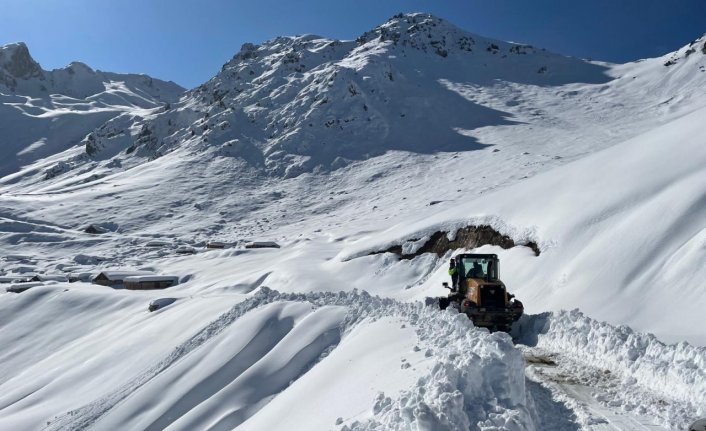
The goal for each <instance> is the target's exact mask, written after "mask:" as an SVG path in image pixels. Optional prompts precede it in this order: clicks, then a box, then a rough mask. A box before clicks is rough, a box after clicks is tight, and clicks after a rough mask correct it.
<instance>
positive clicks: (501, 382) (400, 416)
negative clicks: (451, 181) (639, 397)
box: [44, 286, 534, 431]
mask: <svg viewBox="0 0 706 431" xmlns="http://www.w3.org/2000/svg"><path fill="white" fill-rule="evenodd" d="M277 301H297V302H309V303H311V304H313V305H314V306H316V307H321V306H326V305H338V306H346V307H347V308H348V309H349V311H348V313H347V315H346V317H345V319H344V321H343V323H342V325H341V334H342V336H343V335H344V334H346V333H347V332H348V331H350V330H351V329H352V328H353V327H354V326H355V325H357V324H359V323H361V322H362V321H364V320H376V319H378V318H382V317H390V316H392V317H399V318H401V319H402V320H403V321H407V322H409V324H410V325H411V326H413V327H414V328H415V330H416V333H417V335H418V337H419V339H420V345H421V347H420V348H424V349H426V350H425V354H426V356H427V357H433V358H434V359H435V360H436V361H437V363H436V364H435V365H434V366H433V367H432V370H431V372H430V373H429V374H428V375H426V376H423V377H421V378H420V379H419V381H418V382H417V384H416V385H415V387H414V388H412V389H410V390H409V391H405V392H404V393H403V394H402V395H401V396H400V397H399V398H396V399H395V400H393V399H391V398H390V397H385V396H384V395H383V394H381V395H380V396H379V397H378V399H377V400H376V401H375V403H374V406H373V413H374V419H372V420H369V421H366V422H362V423H361V422H354V423H352V424H350V426H351V427H352V428H351V427H348V426H343V429H344V430H356V431H359V430H372V429H379V427H380V426H384V427H385V429H400V430H402V429H410V428H414V427H417V428H420V427H424V426H426V425H428V424H436V425H438V426H442V427H445V428H444V429H449V430H456V429H458V430H462V429H463V430H465V429H468V428H469V426H470V424H471V423H480V422H486V423H488V424H491V423H492V424H495V425H496V426H501V428H504V427H505V425H502V424H506V423H508V421H509V422H514V423H515V424H516V425H517V426H519V427H520V428H522V429H534V426H533V424H532V419H531V415H530V414H529V412H528V411H527V409H526V407H525V404H526V395H525V389H524V382H525V377H524V363H523V359H522V355H521V354H520V352H519V351H518V350H516V349H515V348H514V346H513V344H512V340H511V339H510V337H509V336H507V334H499V333H495V334H490V333H488V332H487V331H486V330H474V328H473V324H472V322H470V320H469V319H468V318H466V317H465V316H463V315H460V314H458V313H451V312H439V311H438V310H437V309H433V308H431V307H427V306H424V305H423V304H422V303H419V302H416V303H401V302H398V301H395V300H393V299H389V298H380V297H377V296H371V295H370V294H368V293H367V292H365V291H363V292H358V291H353V292H338V293H334V292H318V293H280V292H278V291H275V290H272V289H269V288H267V287H264V286H263V287H261V288H260V289H258V291H257V292H255V293H254V294H253V296H252V297H250V298H248V299H246V300H244V301H243V302H241V303H238V304H236V305H234V306H233V307H232V308H231V309H230V310H229V311H227V312H225V313H223V314H222V315H221V316H219V317H218V318H217V319H215V320H214V321H212V322H211V323H210V324H208V325H207V326H206V327H204V328H203V329H202V330H201V331H199V332H198V333H197V334H195V335H194V336H193V337H192V338H191V339H189V340H187V341H185V342H183V343H182V344H181V345H179V346H177V347H176V348H175V349H174V350H173V351H172V353H171V354H169V355H168V356H167V357H166V358H164V359H163V360H161V361H160V362H158V363H157V364H155V365H154V366H152V367H150V368H148V369H147V370H145V371H143V372H142V373H140V374H138V375H137V376H136V377H135V378H133V379H132V380H130V381H129V382H127V383H125V384H124V385H122V386H121V387H119V388H118V389H116V390H114V391H113V392H111V393H109V394H106V395H105V396H103V397H102V398H99V399H97V400H95V401H93V402H91V403H89V404H87V405H84V406H82V407H80V408H78V409H75V410H71V411H68V412H66V413H65V414H63V415H60V416H57V417H55V418H54V419H53V420H52V421H50V422H48V424H47V426H46V427H45V428H44V429H45V430H48V431H49V430H59V429H72V430H84V429H87V428H89V427H90V426H92V425H93V424H94V423H96V422H97V421H98V420H100V418H101V417H103V416H104V415H105V414H106V413H107V412H108V411H110V410H111V409H112V408H113V407H114V406H115V405H117V404H118V403H120V402H121V401H123V400H124V399H126V398H127V397H129V396H130V394H132V393H133V392H135V391H136V390H138V389H139V388H140V387H142V386H143V385H145V384H146V383H147V382H149V381H150V380H151V379H153V378H154V377H156V376H157V375H158V374H159V373H161V372H163V371H164V370H166V369H167V368H169V367H170V366H172V365H173V364H174V363H176V362H177V361H179V360H180V359H181V358H183V357H184V356H186V355H188V354H189V353H190V352H192V351H194V350H195V349H197V348H199V347H201V346H203V345H204V344H206V343H207V342H208V341H209V340H211V339H212V338H213V337H215V336H217V335H218V334H219V333H221V332H222V331H223V330H224V329H225V328H226V327H228V326H229V325H231V324H232V323H233V322H235V321H236V320H237V319H238V318H240V317H242V316H243V315H244V314H246V313H247V312H249V311H251V310H253V309H255V308H257V307H260V306H262V305H266V304H269V303H272V302H277ZM372 401H373V400H371V402H372Z"/></svg>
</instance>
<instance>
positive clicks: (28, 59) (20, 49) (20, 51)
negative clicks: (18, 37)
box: [5, 43, 42, 79]
mask: <svg viewBox="0 0 706 431" xmlns="http://www.w3.org/2000/svg"><path fill="white" fill-rule="evenodd" d="M5 70H7V71H8V72H9V73H10V75H12V76H14V77H15V78H22V79H27V78H33V77H38V76H39V75H41V74H42V68H41V67H40V66H39V64H38V63H37V62H36V61H34V59H32V56H31V55H29V50H28V49H27V46H26V45H25V44H23V43H21V44H18V45H17V46H16V48H15V49H14V50H13V52H12V55H11V57H10V61H9V62H8V63H7V64H6V65H5Z"/></svg>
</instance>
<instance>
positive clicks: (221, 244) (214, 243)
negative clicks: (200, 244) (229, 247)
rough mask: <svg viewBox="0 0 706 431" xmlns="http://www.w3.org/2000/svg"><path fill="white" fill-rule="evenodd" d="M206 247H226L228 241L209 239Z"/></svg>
mask: <svg viewBox="0 0 706 431" xmlns="http://www.w3.org/2000/svg"><path fill="white" fill-rule="evenodd" d="M206 248H226V243H224V242H220V241H209V242H208V243H207V244H206Z"/></svg>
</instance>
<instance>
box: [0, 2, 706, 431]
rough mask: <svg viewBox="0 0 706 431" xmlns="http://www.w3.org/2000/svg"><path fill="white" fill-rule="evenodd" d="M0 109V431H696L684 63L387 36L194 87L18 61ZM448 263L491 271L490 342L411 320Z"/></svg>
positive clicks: (406, 22)
mask: <svg viewBox="0 0 706 431" xmlns="http://www.w3.org/2000/svg"><path fill="white" fill-rule="evenodd" d="M0 102H1V103H0V151H1V152H2V157H0V281H2V282H3V283H2V284H0V287H2V289H0V340H1V341H2V345H3V346H4V348H3V350H2V352H0V370H2V372H0V429H13V430H14V429H17V430H25V429H26V430H35V429H46V430H63V429H71V430H78V429H91V430H93V429H95V430H115V429H135V430H138V429H139V430H142V429H144V430H148V429H149V430H162V429H169V430H197V429H198V430H201V429H203V430H206V429H208V430H226V429H227V430H231V429H238V430H241V429H242V430H266V429H267V430H269V429H272V430H275V429H294V430H296V429H301V430H319V429H320V430H341V431H343V430H345V431H354V430H356V431H358V430H383V429H385V430H386V429H392V430H407V429H412V430H468V429H471V430H614V429H618V430H681V429H687V427H688V425H689V424H690V423H692V422H693V421H695V420H697V419H699V418H702V417H706V347H705V346H706V330H705V329H704V326H703V322H702V320H703V319H702V313H703V307H704V306H705V305H706V289H705V287H706V285H705V282H704V280H706V269H705V268H706V197H705V195H704V190H706V168H705V166H706V145H704V144H705V143H704V139H703V136H706V123H704V121H703V119H704V118H705V117H706V36H704V37H701V38H699V39H697V40H695V41H694V42H692V43H690V44H688V45H686V46H684V47H682V48H679V49H677V50H676V51H674V52H672V53H668V54H666V55H664V56H663V57H660V58H652V59H645V60H640V61H636V62H632V63H627V64H610V63H605V62H595V61H587V60H582V59H577V58H571V57H565V56H561V55H558V54H554V53H551V52H548V51H545V50H543V49H541V48H538V47H532V46H528V45H523V44H516V43H510V42H503V41H498V40H493V39H488V38H484V37H482V36H479V35H475V34H472V33H468V32H466V31H464V30H462V29H459V28H458V27H455V26H454V25H453V24H451V23H449V22H447V21H445V20H442V19H439V18H436V17H434V16H431V15H428V14H421V13H416V14H400V15H396V16H394V17H392V18H391V19H390V20H388V21H387V22H385V23H383V24H381V25H380V26H378V27H376V28H374V29H372V30H370V31H367V32H365V33H362V34H361V36H360V37H359V38H357V39H356V40H352V41H339V40H333V39H327V38H325V37H320V36H314V35H301V36H291V37H278V38H276V39H273V40H270V41H267V42H264V43H262V44H260V45H254V44H245V45H243V47H242V48H241V49H240V51H239V52H237V53H236V54H235V56H234V57H233V58H232V59H230V60H229V61H228V62H226V63H225V64H224V65H223V67H222V69H221V70H220V71H218V73H217V74H216V75H215V76H214V77H213V78H212V79H210V80H209V81H208V82H206V83H204V84H202V85H200V86H198V87H196V88H194V89H191V90H184V89H182V88H181V87H179V86H178V85H176V84H174V83H171V82H165V81H161V80H158V79H154V78H151V77H148V76H146V75H126V74H115V73H108V72H101V71H94V70H93V69H91V68H90V67H89V66H87V65H84V64H82V63H72V64H71V65H69V66H68V67H66V68H64V69H56V70H53V71H45V70H43V69H42V68H41V66H40V65H39V64H38V63H37V62H36V61H35V60H34V59H32V57H31V56H30V55H29V50H28V48H27V46H25V45H24V44H21V43H17V44H11V45H6V46H3V47H0ZM464 229H471V230H473V229H479V231H480V230H482V231H483V232H491V233H490V234H487V235H477V236H472V235H471V238H472V239H473V240H472V241H466V242H463V241H460V240H459V241H456V242H454V241H453V240H454V238H455V236H456V235H457V232H463V230H464ZM439 238H446V239H447V241H441V242H442V243H444V244H452V245H453V247H449V246H445V248H443V249H441V250H437V249H435V252H427V253H421V252H420V250H422V251H423V250H425V247H428V246H429V244H431V242H433V241H435V240H438V239H439ZM464 238H465V237H464ZM448 240H451V241H448ZM257 241H272V242H275V243H276V244H277V245H278V246H279V247H277V248H274V247H264V248H250V247H245V245H246V244H248V243H251V242H257ZM464 251H466V252H468V251H473V252H479V253H495V254H497V255H498V256H499V257H500V276H501V278H502V280H503V281H504V282H505V283H506V284H507V286H508V288H509V290H510V291H511V292H512V293H513V294H515V295H516V296H517V298H520V299H521V300H522V302H523V303H524V305H525V315H524V316H523V317H522V318H521V320H520V321H519V322H517V323H516V324H515V325H514V327H513V330H512V331H511V333H510V334H506V333H503V332H492V333H491V332H489V331H488V330H487V329H484V328H476V327H474V326H473V323H472V322H471V321H469V319H468V318H466V317H465V316H464V315H461V314H458V313H454V312H452V311H439V310H437V309H435V308H432V307H429V306H425V305H424V300H425V298H426V297H435V296H442V295H445V294H446V291H445V289H443V288H442V287H441V283H442V282H444V281H448V280H449V277H448V274H447V268H448V259H449V258H450V257H451V256H452V255H454V254H457V253H461V252H464ZM402 255H407V256H402ZM401 257H404V258H401ZM109 271H143V273H141V274H134V275H135V276H136V277H137V278H138V279H139V277H140V276H144V275H145V274H161V275H169V276H175V277H176V278H177V280H178V284H177V285H175V286H172V287H169V288H167V289H164V290H129V289H122V288H113V287H110V286H105V285H100V284H92V283H90V282H89V281H90V277H94V276H96V275H97V274H99V273H101V272H104V273H107V272H109ZM81 274H84V275H81ZM72 275H73V276H75V277H76V278H77V279H81V280H82V281H77V282H72V283H69V277H70V276H72ZM87 277H88V278H87ZM148 277H149V276H148ZM30 279H34V280H33V281H30V282H27V281H26V280H30ZM144 280H146V281H148V282H150V280H151V279H150V280H148V279H147V278H145V279H144ZM21 281H22V282H21ZM138 281H139V280H138ZM25 288H26V289H25ZM13 290H14V292H13ZM16 292H19V293H16ZM165 298H171V299H170V300H168V301H164V302H158V304H164V305H160V306H159V308H158V309H156V310H154V311H150V310H148V305H149V304H150V302H151V301H154V300H158V299H165Z"/></svg>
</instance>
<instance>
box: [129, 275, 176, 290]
mask: <svg viewBox="0 0 706 431" xmlns="http://www.w3.org/2000/svg"><path fill="white" fill-rule="evenodd" d="M124 282H125V289H130V290H147V289H166V288H168V287H172V286H176V285H177V284H179V277H177V276H175V275H137V276H131V277H126V278H125V280H124Z"/></svg>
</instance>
